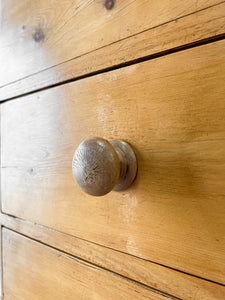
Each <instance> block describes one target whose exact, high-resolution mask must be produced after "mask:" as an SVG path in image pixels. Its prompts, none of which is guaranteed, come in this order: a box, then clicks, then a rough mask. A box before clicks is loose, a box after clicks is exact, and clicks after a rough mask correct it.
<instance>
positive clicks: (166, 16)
mask: <svg viewBox="0 0 225 300" xmlns="http://www.w3.org/2000/svg"><path fill="white" fill-rule="evenodd" d="M104 2H105V1H104V0H98V1H93V0H90V1H84V0H74V1H72V2H71V1H67V0H63V1H61V0H60V1H59V0H54V1H51V2H46V1H45V0H41V1H40V0H35V1H32V4H31V3H30V1H29V0H22V1H20V3H18V1H16V0H4V1H2V8H1V14H2V27H1V36H0V45H1V46H0V65H1V76H0V86H4V85H6V84H9V83H11V82H14V83H13V85H12V86H11V85H10V86H7V85H6V86H5V88H3V89H2V90H1V94H0V99H1V100H2V99H6V98H9V97H13V96H15V95H19V94H21V93H25V92H29V91H31V90H35V89H37V88H42V87H44V86H45V87H46V86H49V85H51V84H55V83H57V82H62V81H64V80H68V79H71V78H74V77H77V76H81V75H82V74H86V73H90V72H93V71H96V70H100V69H102V68H106V67H109V66H113V65H115V64H119V63H122V62H124V61H128V60H132V59H134V58H138V57H141V56H145V55H149V54H152V53H157V52H160V51H164V50H165V49H170V48H174V47H178V46H181V45H183V44H187V43H192V42H195V41H198V40H200V39H206V38H210V37H214V36H215V35H220V34H223V33H225V31H224V13H223V12H224V3H223V4H221V5H223V6H220V7H219V6H218V5H217V4H219V3H222V1H219V0H207V1H206V0H199V1H195V0H188V1H185V2H183V3H182V5H181V3H180V1H178V0H176V1H174V0H163V1H160V2H158V1H148V0H145V1H138V0H136V1H131V0H126V1H115V5H114V7H113V8H112V9H111V10H107V9H106V8H105V6H104ZM214 5H216V6H215V8H214V7H213V6H214ZM207 8H208V9H207ZM196 12H197V13H196ZM183 17H184V18H183ZM160 25H162V26H160ZM160 27H162V28H160ZM141 32H142V33H141ZM138 33H141V35H138ZM129 37H130V38H129ZM117 41H121V42H118V43H116V42H117ZM107 45H110V46H109V47H106V46H107ZM131 45H132V47H130V46H131ZM96 49H99V50H98V51H97V52H96V53H95V51H94V50H96ZM84 54H87V56H86V55H84ZM83 55H84V57H83ZM104 56H105V57H104ZM64 63H65V64H64ZM43 70H45V71H44V72H42V73H41V74H38V72H40V71H43ZM32 74H35V76H34V77H31V78H30V77H28V78H27V76H29V75H32ZM25 77H26V78H25ZM21 78H25V79H24V80H22V81H18V80H19V79H21ZM15 81H18V82H15Z"/></svg>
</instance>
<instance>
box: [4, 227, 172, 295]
mask: <svg viewBox="0 0 225 300" xmlns="http://www.w3.org/2000/svg"><path fill="white" fill-rule="evenodd" d="M3 284H4V300H7V299H13V300H21V299H23V300H31V299H32V300H40V299H42V300H55V299H60V300H74V299H77V300H81V299H93V300H94V299H96V300H97V299H99V300H100V299H102V300H105V299H107V300H114V299H121V300H123V299H124V300H127V299H137V300H139V299H140V300H141V299H150V300H163V299H171V297H169V296H166V297H164V296H163V295H161V294H159V293H156V292H154V291H152V290H151V289H149V288H147V287H144V286H142V285H140V284H135V283H134V282H132V281H131V280H128V279H125V278H123V277H121V276H118V275H116V274H113V273H111V272H109V271H106V270H103V269H100V268H98V267H96V266H93V265H91V264H88V263H86V262H84V261H81V260H79V259H77V258H74V257H72V256H69V255H66V254H63V253H61V252H59V251H57V250H54V249H52V248H50V247H47V246H44V245H42V244H39V243H37V242H35V241H32V240H29V239H28V238H26V237H23V236H21V235H19V234H16V233H14V232H12V231H10V230H7V229H3Z"/></svg>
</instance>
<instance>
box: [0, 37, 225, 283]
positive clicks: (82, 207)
mask: <svg viewBox="0 0 225 300" xmlns="http://www.w3.org/2000/svg"><path fill="white" fill-rule="evenodd" d="M224 48H225V41H220V42H217V43H213V44H208V45H205V46H202V47H197V48H193V49H190V50H186V51H183V52H178V53H175V54H171V55H168V56H164V57H161V58H158V59H155V60H151V61H148V62H145V63H141V64H137V65H133V66H130V67H127V68H124V69H120V70H116V71H113V72H110V73H106V74H101V75H98V76H95V77H92V78H87V79H84V80H80V81H77V82H74V83H70V84H67V85H64V86H61V87H57V88H54V89H50V90H46V91H43V92H40V93H37V94H33V95H30V96H27V97H24V98H21V99H19V100H15V101H9V102H6V103H3V104H2V120H1V126H2V209H3V212H6V213H9V214H12V215H15V216H18V217H20V218H22V219H27V220H30V221H33V222H36V223H40V224H43V225H46V226H48V227H51V228H54V229H57V230H60V231H62V232H65V233H68V234H71V235H75V236H77V237H80V238H83V239H86V240H90V241H93V242H96V243H98V244H102V245H104V246H107V247H110V248H113V249H117V250H120V251H123V252H127V253H129V254H132V255H134V256H137V257H141V258H144V259H147V260H151V261H155V262H157V263H160V264H163V265H167V266H170V267H173V268H176V269H178V270H181V271H185V272H188V273H191V274H194V275H197V276H200V277H203V278H207V279H210V280H213V281H216V282H219V283H223V284H224V283H225V282H224V278H225V276H224V275H225V273H224V272H225V269H224V261H225V252H224V249H225V234H224V230H225V210H224V205H225V202H224V195H225V185H224V181H225V173H224V164H225V131H224V128H225V101H224V93H225V85H224V80H225V67H224V65H225V51H224ZM91 136H100V137H103V138H106V139H123V140H125V141H128V142H129V143H130V144H131V145H132V146H133V148H134V149H135V151H136V154H137V158H138V162H139V171H138V177H137V179H136V181H135V183H134V184H133V185H132V187H131V188H130V189H128V190H127V191H125V192H111V193H109V194H108V195H106V196H103V197H101V198H100V199H99V198H95V197H91V196H88V195H86V194H84V193H83V192H81V191H80V188H79V187H78V186H77V185H76V183H75V181H74V179H73V176H72V168H71V162H72V157H73V153H74V150H75V149H76V147H77V146H78V145H79V143H80V142H81V141H82V140H84V139H86V138H88V137H91Z"/></svg>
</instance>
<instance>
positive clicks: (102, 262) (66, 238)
mask: <svg viewBox="0 0 225 300" xmlns="http://www.w3.org/2000/svg"><path fill="white" fill-rule="evenodd" d="M0 223H1V224H3V225H4V226H5V227H7V228H10V229H12V230H14V231H17V232H20V233H22V234H24V235H26V236H28V237H31V238H32V239H34V240H37V241H40V242H41V243H44V244H47V245H50V246H52V247H54V248H56V249H59V250H61V251H63V252H66V253H69V254H71V255H73V256H76V257H79V258H81V259H83V260H85V261H89V262H90V263H92V264H95V265H98V266H100V267H102V268H104V269H108V270H110V271H113V272H115V273H117V274H121V275H123V276H125V277H128V278H131V279H133V280H135V281H136V282H140V283H142V284H145V285H147V286H150V287H152V288H154V289H157V290H160V291H163V292H165V293H167V294H170V295H172V296H174V297H177V298H179V299H186V300H193V299H195V300H202V299H204V300H212V299H224V297H225V287H224V286H221V285H218V284H214V283H212V282H209V281H206V280H201V279H199V278H196V277H194V276H190V275H187V274H184V273H182V272H178V271H175V270H172V269H169V268H166V267H163V266H160V265H158V264H155V263H152V262H149V261H146V260H142V259H140V258H137V257H135V256H132V255H128V254H125V253H122V252H119V251H115V250H113V249H110V248H106V247H103V246H100V245H97V244H94V243H91V242H89V241H85V240H82V239H79V238H76V237H73V236H71V235H67V234H64V233H62V232H58V231H55V230H52V229H50V228H47V227H44V226H41V225H38V224H34V223H31V222H29V221H24V220H21V219H18V218H13V217H10V216H7V215H5V214H0Z"/></svg>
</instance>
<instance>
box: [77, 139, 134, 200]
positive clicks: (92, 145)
mask: <svg viewBox="0 0 225 300" xmlns="http://www.w3.org/2000/svg"><path fill="white" fill-rule="evenodd" d="M72 169H73V176H74V178H75V180H76V182H77V183H78V185H79V186H80V188H81V189H82V190H83V191H84V192H86V193H88V194H90V195H93V196H103V195H105V194H107V193H109V192H110V191H111V190H115V191H120V190H125V189H126V188H128V187H129V186H130V185H131V183H132V182H133V181H134V179H135V177H136V173H137V159H136V156H135V154H134V151H133V150H132V148H131V146H130V145H129V144H128V143H126V142H124V141H119V140H113V141H107V140H105V139H102V138H96V137H94V138H90V139H87V140H85V141H83V142H82V143H81V144H80V145H79V146H78V148H77V149H76V151H75V153H74V156H73V164H72Z"/></svg>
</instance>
